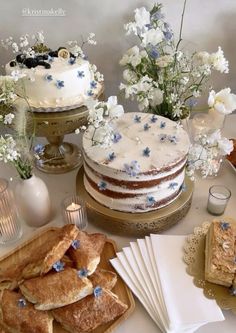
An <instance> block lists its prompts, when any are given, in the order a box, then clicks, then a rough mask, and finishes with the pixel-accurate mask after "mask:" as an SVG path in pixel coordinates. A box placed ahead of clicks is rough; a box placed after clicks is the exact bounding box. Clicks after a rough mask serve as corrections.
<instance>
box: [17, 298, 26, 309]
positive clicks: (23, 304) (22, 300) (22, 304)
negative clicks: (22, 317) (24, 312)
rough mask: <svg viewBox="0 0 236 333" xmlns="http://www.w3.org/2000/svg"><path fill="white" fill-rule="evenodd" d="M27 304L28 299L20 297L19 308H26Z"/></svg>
mask: <svg viewBox="0 0 236 333" xmlns="http://www.w3.org/2000/svg"><path fill="white" fill-rule="evenodd" d="M26 305H27V303H26V300H25V299H24V298H20V299H18V307H19V308H25V307H26Z"/></svg>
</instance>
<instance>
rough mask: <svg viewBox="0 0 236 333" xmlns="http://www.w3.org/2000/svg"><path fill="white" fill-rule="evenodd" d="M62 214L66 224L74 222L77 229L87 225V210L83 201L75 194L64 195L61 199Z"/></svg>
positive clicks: (84, 227)
mask: <svg viewBox="0 0 236 333" xmlns="http://www.w3.org/2000/svg"><path fill="white" fill-rule="evenodd" d="M62 215H63V219H64V222H65V223H66V224H75V225H76V226H77V228H78V229H79V230H84V229H86V227H87V224H88V220H87V212H86V206H85V202H84V201H83V200H82V199H81V198H80V197H78V196H77V195H71V196H68V197H66V198H65V199H64V200H63V201H62Z"/></svg>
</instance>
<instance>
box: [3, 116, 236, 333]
mask: <svg viewBox="0 0 236 333" xmlns="http://www.w3.org/2000/svg"><path fill="white" fill-rule="evenodd" d="M235 124H236V114H233V115H230V116H228V117H227V119H226V122H225V128H224V134H225V136H227V137H228V138H233V137H234V138H235V137H236V130H235ZM40 140H41V139H40ZM67 141H70V142H72V143H79V144H81V143H80V142H79V141H80V137H79V136H76V135H72V134H70V135H68V137H67ZM40 142H41V141H40ZM77 173H78V169H75V170H73V171H71V172H68V173H65V174H59V175H58V174H46V173H42V172H41V171H39V170H37V169H35V174H36V175H38V176H40V177H41V178H42V179H43V180H44V181H45V182H46V184H47V186H48V189H49V192H50V195H51V199H52V204H53V216H52V220H51V222H50V223H49V224H48V225H46V226H45V227H43V228H46V227H48V226H49V225H50V226H62V225H63V220H62V215H61V202H62V200H63V198H64V197H66V196H67V195H69V194H72V193H74V192H75V191H76V176H77ZM14 176H15V177H14ZM0 177H3V178H6V179H10V178H11V177H13V180H12V182H11V186H12V187H13V186H14V183H15V182H16V178H17V177H16V173H15V170H14V169H12V168H11V167H10V166H9V165H5V164H1V165H0ZM220 184H224V185H225V186H227V187H228V188H229V189H230V190H231V192H232V196H231V199H230V201H229V204H228V206H227V209H226V214H225V215H229V216H232V217H235V216H236V171H234V170H233V169H232V167H231V166H230V165H229V164H228V162H227V161H224V163H223V165H222V167H221V169H220V172H219V174H218V176H217V177H212V178H207V179H201V178H199V177H197V179H196V183H195V189H194V194H193V201H192V206H191V208H190V210H189V212H188V214H187V215H186V217H184V218H183V220H182V221H181V222H179V223H178V224H176V225H175V226H173V227H172V228H171V229H169V230H167V231H165V232H164V234H169V235H187V234H189V233H192V232H193V228H194V227H195V226H198V225H201V224H202V222H204V221H206V220H208V221H209V220H211V219H213V218H214V217H213V216H212V215H210V214H209V213H208V212H207V210H206V205H207V198H208V190H209V187H210V186H212V185H220ZM22 224H23V236H22V238H21V239H20V240H18V241H17V242H16V243H14V244H11V245H7V246H6V245H4V246H3V245H0V257H1V256H2V255H4V254H5V253H7V252H8V251H9V250H11V249H12V248H14V247H15V246H17V245H18V244H20V243H21V242H23V241H25V240H27V239H29V238H30V237H31V236H32V234H33V233H34V232H38V231H41V230H42V228H40V229H36V228H32V227H29V226H27V225H25V224H24V223H23V222H22ZM88 231H89V232H95V231H101V232H103V231H102V230H101V229H98V228H97V227H96V226H95V225H92V224H90V223H89V225H88ZM105 233H106V232H105ZM108 236H110V238H112V239H113V240H115V241H116V242H117V246H118V248H119V249H121V248H122V247H124V246H128V245H129V242H130V241H133V240H134V238H130V237H129V238H128V237H121V236H117V235H112V234H110V235H109V234H108ZM184 292H187V290H183V293H184ZM135 302H136V308H135V311H134V313H133V314H132V315H131V316H130V317H129V318H128V319H127V320H126V321H125V322H123V323H122V324H121V325H120V326H119V327H118V328H117V329H116V332H117V333H121V332H122V333H130V332H136V333H143V332H144V331H146V332H148V333H154V332H155V333H157V332H160V330H159V329H158V327H157V326H156V325H155V323H154V322H153V321H152V319H151V318H150V317H149V315H148V314H147V312H146V311H145V309H144V308H143V307H142V305H141V304H140V303H139V301H138V300H137V299H135ZM193 302H194V300H193ZM189 306H191V304H189ZM206 311H207V309H206ZM224 316H225V321H223V322H217V323H215V324H214V323H213V324H207V325H205V326H203V327H201V328H200V329H199V330H198V331H197V332H199V333H212V332H214V333H221V332H227V333H233V332H235V325H236V316H235V315H234V314H232V313H231V312H230V311H224Z"/></svg>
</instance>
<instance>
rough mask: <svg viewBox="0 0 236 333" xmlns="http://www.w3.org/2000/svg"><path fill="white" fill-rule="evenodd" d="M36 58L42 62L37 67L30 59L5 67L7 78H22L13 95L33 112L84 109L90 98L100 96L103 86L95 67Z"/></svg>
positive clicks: (78, 60)
mask: <svg viewBox="0 0 236 333" xmlns="http://www.w3.org/2000/svg"><path fill="white" fill-rule="evenodd" d="M55 52H56V51H54V53H55ZM67 52H68V51H67ZM39 57H42V58H43V59H42V60H40V61H38V63H39V64H38V65H36V64H35V63H34V60H35V59H33V58H32V59H31V58H29V59H30V60H31V62H30V60H29V61H28V62H27V60H25V59H23V61H21V62H17V61H11V62H10V63H8V64H7V65H6V74H7V75H15V74H14V73H17V75H19V74H20V76H22V75H25V77H22V78H20V79H19V80H18V81H17V82H16V86H17V89H16V92H17V94H19V95H21V96H22V95H23V96H25V97H26V98H27V100H28V102H29V104H30V106H31V107H32V108H33V109H40V111H43V110H44V109H45V110H50V109H58V108H59V109H63V108H64V109H70V108H73V107H78V106H81V105H84V103H85V101H86V100H87V99H88V98H89V97H91V96H92V97H93V96H94V97H96V96H98V95H99V94H100V92H101V90H102V85H101V83H100V82H98V80H96V78H95V74H94V67H95V66H92V65H90V63H89V62H88V61H87V60H84V59H82V58H79V57H78V58H76V57H70V56H68V57H65V58H63V57H59V56H54V57H52V56H50V55H48V54H45V53H44V54H43V56H39ZM18 59H19V60H20V57H18ZM28 63H29V66H26V65H25V64H27V65H28Z"/></svg>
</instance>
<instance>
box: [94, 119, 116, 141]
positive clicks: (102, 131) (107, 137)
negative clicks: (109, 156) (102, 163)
mask: <svg viewBox="0 0 236 333" xmlns="http://www.w3.org/2000/svg"><path fill="white" fill-rule="evenodd" d="M111 138H112V128H111V126H110V125H109V124H107V123H106V124H104V125H103V126H100V127H99V128H96V130H95V132H94V135H93V141H94V142H96V143H97V144H101V145H102V146H103V147H106V146H107V147H109V146H110V145H111V143H112V140H111Z"/></svg>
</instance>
